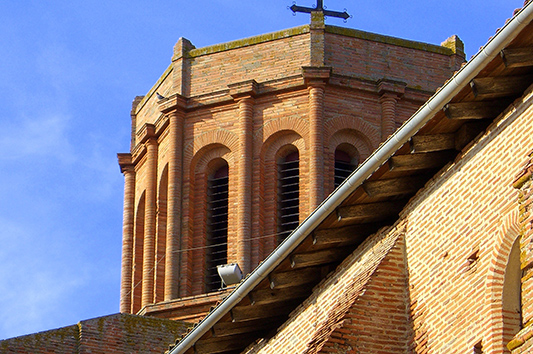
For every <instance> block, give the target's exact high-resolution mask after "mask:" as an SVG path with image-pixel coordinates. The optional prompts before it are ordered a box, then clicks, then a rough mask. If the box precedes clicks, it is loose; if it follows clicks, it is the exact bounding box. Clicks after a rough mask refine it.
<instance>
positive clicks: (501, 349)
mask: <svg viewBox="0 0 533 354" xmlns="http://www.w3.org/2000/svg"><path fill="white" fill-rule="evenodd" d="M519 237H520V221H519V212H518V210H517V209H516V210H512V211H511V212H510V213H509V214H507V215H506V216H505V217H504V218H503V220H502V225H501V226H500V228H499V229H498V231H497V234H496V238H495V242H494V246H493V247H492V250H491V252H490V261H489V262H490V263H489V271H488V274H487V280H486V289H487V290H486V304H487V306H489V309H488V313H489V314H490V315H489V316H488V319H487V321H489V323H488V326H487V328H490V329H491V333H490V336H489V337H487V338H486V339H485V340H486V342H484V343H483V348H486V349H487V352H490V353H509V351H508V350H507V348H506V345H507V343H508V342H509V341H510V340H511V339H512V337H513V335H514V334H516V333H510V332H508V331H506V330H505V329H506V328H507V327H508V326H509V324H510V323H512V322H513V321H515V320H516V319H514V318H510V317H513V314H511V315H510V316H509V314H506V311H504V308H503V291H504V289H503V287H504V279H505V272H506V268H507V262H508V260H509V256H510V255H511V249H512V247H513V244H514V242H515V241H516V240H517V239H518V238H519Z"/></svg>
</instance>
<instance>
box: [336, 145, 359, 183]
mask: <svg viewBox="0 0 533 354" xmlns="http://www.w3.org/2000/svg"><path fill="white" fill-rule="evenodd" d="M358 160H359V158H358V154H357V149H355V147H353V146H352V145H350V144H341V145H339V146H338V147H337V149H335V172H334V178H335V188H337V187H338V186H339V185H340V184H341V183H342V182H343V181H344V180H345V179H346V178H347V177H348V176H349V175H350V174H351V173H352V172H353V171H354V170H355V168H356V167H357V165H358V164H359V161H358Z"/></svg>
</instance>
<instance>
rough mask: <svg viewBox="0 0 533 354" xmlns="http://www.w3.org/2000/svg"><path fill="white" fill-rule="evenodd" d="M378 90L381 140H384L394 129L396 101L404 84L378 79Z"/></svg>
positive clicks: (403, 88)
mask: <svg viewBox="0 0 533 354" xmlns="http://www.w3.org/2000/svg"><path fill="white" fill-rule="evenodd" d="M378 92H379V95H380V98H379V102H380V103H381V141H385V140H387V138H388V137H389V136H390V135H392V134H393V133H394V132H395V131H396V103H397V102H398V101H399V100H400V98H401V96H402V95H403V94H404V92H405V84H404V83H400V82H395V81H391V80H380V81H379V83H378Z"/></svg>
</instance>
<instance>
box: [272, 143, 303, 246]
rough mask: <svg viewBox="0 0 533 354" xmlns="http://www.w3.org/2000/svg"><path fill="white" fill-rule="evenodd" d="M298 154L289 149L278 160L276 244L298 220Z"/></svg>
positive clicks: (291, 229) (296, 224)
mask: <svg viewBox="0 0 533 354" xmlns="http://www.w3.org/2000/svg"><path fill="white" fill-rule="evenodd" d="M299 207H300V156H299V153H298V150H290V151H288V152H287V153H286V154H285V156H283V157H281V158H280V159H279V160H278V240H277V241H278V244H279V243H280V242H281V241H283V240H284V239H285V238H286V237H287V236H288V235H289V234H290V233H291V232H292V231H293V230H294V229H295V228H296V227H297V226H298V224H299V222H300V213H299Z"/></svg>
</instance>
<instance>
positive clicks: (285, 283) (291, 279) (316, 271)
mask: <svg viewBox="0 0 533 354" xmlns="http://www.w3.org/2000/svg"><path fill="white" fill-rule="evenodd" d="M322 275H323V274H322V268H321V267H310V268H305V269H299V270H290V271H287V272H280V273H275V272H274V273H272V274H270V288H271V289H282V288H287V287H291V286H298V285H304V284H309V283H317V282H319V281H320V279H322Z"/></svg>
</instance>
